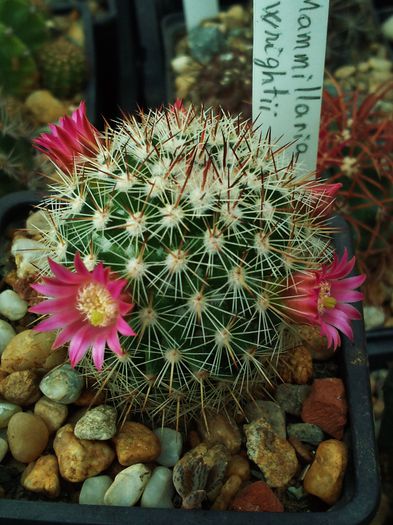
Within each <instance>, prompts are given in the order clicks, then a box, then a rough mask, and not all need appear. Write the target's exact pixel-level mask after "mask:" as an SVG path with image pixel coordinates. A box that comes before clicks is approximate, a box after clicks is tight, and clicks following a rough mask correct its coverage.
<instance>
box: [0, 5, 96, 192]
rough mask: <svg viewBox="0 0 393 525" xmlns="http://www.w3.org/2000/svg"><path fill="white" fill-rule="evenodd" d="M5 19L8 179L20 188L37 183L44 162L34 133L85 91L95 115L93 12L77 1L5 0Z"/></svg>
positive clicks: (0, 86) (1, 20)
mask: <svg viewBox="0 0 393 525" xmlns="http://www.w3.org/2000/svg"><path fill="white" fill-rule="evenodd" d="M0 24H1V25H0V31H1V33H0V35H1V36H0V38H1V42H2V44H1V45H2V71H3V72H4V74H3V75H2V78H1V80H0V93H1V95H0V107H1V135H0V141H1V142H0V148H1V149H0V152H1V172H2V174H3V179H4V180H3V182H4V183H5V181H6V180H9V181H10V184H15V185H16V186H15V188H20V189H21V188H26V187H30V188H37V187H39V185H40V184H42V177H40V176H39V175H38V173H39V172H40V171H41V172H42V171H43V169H44V166H43V165H42V162H43V159H42V157H40V156H38V155H36V154H35V152H34V150H33V148H32V147H31V140H32V139H33V137H34V136H35V135H36V134H39V133H40V131H42V129H43V127H44V126H46V125H47V124H48V122H54V121H57V120H58V119H59V118H60V117H61V116H62V115H63V114H64V113H65V112H66V111H67V110H68V109H70V111H72V109H73V108H74V107H75V105H78V104H79V102H80V100H81V97H82V95H83V97H84V99H85V100H86V103H87V111H88V114H89V117H90V118H91V119H93V120H94V119H95V111H96V106H95V103H96V101H95V93H96V89H95V87H96V86H95V78H94V49H93V47H94V43H93V34H92V27H91V16H90V13H89V11H88V9H87V8H86V6H85V5H83V4H78V3H77V4H76V7H73V6H71V5H69V6H68V8H57V10H56V9H54V10H51V9H49V8H48V7H47V6H45V5H44V4H42V5H41V6H36V5H34V4H33V2H32V1H31V0H18V1H16V2H8V1H4V2H2V4H1V7H0ZM46 167H47V169H48V166H46ZM11 181H13V182H11ZM2 189H3V191H4V189H5V185H4V184H3V185H2Z"/></svg>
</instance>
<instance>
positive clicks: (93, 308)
mask: <svg viewBox="0 0 393 525" xmlns="http://www.w3.org/2000/svg"><path fill="white" fill-rule="evenodd" d="M76 308H77V310H79V311H80V312H82V313H83V314H84V315H85V319H86V320H87V321H89V323H90V324H91V325H92V326H109V325H110V324H112V323H113V322H114V321H115V320H116V318H117V315H118V309H117V304H116V302H115V301H114V300H113V299H112V296H111V294H110V293H109V291H108V290H107V289H106V288H105V287H104V286H102V285H100V284H98V283H89V284H87V285H85V286H84V287H83V288H81V289H80V290H79V291H78V295H77V298H76Z"/></svg>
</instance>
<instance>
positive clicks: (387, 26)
mask: <svg viewBox="0 0 393 525" xmlns="http://www.w3.org/2000/svg"><path fill="white" fill-rule="evenodd" d="M381 29H382V33H383V34H384V36H385V37H386V38H388V39H389V40H393V15H392V16H390V17H389V18H388V19H387V20H385V22H384V23H383V24H382V27H381Z"/></svg>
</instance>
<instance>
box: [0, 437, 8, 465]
mask: <svg viewBox="0 0 393 525" xmlns="http://www.w3.org/2000/svg"><path fill="white" fill-rule="evenodd" d="M7 452H8V443H7V441H6V440H5V439H3V438H0V463H1V462H2V461H3V459H4V456H5V455H6V454H7Z"/></svg>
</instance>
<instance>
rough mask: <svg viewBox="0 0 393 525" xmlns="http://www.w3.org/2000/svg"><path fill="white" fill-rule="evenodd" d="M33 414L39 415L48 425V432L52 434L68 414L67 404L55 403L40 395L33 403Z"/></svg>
mask: <svg viewBox="0 0 393 525" xmlns="http://www.w3.org/2000/svg"><path fill="white" fill-rule="evenodd" d="M34 414H35V415H36V416H40V418H41V419H42V420H43V421H44V423H45V424H46V426H47V427H48V430H49V433H50V434H52V433H53V432H55V431H56V430H58V429H59V428H60V427H61V425H62V424H63V423H64V421H65V420H66V418H67V415H68V407H67V405H63V404H62V403H57V401H53V400H52V399H49V398H47V397H45V396H43V397H41V399H39V400H38V401H37V403H36V404H35V405H34Z"/></svg>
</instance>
